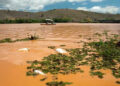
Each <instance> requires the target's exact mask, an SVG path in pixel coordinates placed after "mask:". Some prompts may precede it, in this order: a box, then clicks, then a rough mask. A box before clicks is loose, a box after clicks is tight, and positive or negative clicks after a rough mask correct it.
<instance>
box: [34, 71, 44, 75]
mask: <svg viewBox="0 0 120 86" xmlns="http://www.w3.org/2000/svg"><path fill="white" fill-rule="evenodd" d="M34 72H35V73H37V74H41V75H44V76H45V75H46V74H45V73H43V72H42V71H40V70H34Z"/></svg>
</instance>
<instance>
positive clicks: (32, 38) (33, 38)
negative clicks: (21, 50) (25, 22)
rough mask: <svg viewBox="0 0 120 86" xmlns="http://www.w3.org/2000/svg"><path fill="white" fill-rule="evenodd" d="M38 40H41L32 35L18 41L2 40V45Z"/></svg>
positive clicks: (0, 41)
mask: <svg viewBox="0 0 120 86" xmlns="http://www.w3.org/2000/svg"><path fill="white" fill-rule="evenodd" d="M37 39H39V37H38V36H36V35H30V36H29V37H27V38H23V39H16V40H12V39H11V38H5V39H2V40H0V43H13V42H17V41H29V40H37Z"/></svg>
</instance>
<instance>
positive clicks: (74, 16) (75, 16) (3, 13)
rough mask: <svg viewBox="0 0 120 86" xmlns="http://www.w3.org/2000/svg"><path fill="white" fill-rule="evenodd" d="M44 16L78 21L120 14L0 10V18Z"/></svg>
mask: <svg viewBox="0 0 120 86" xmlns="http://www.w3.org/2000/svg"><path fill="white" fill-rule="evenodd" d="M45 18H70V19H71V20H72V22H79V21H81V20H84V19H86V18H89V19H91V20H104V19H114V20H120V14H102V13H95V12H88V11H82V10H72V9H54V10H49V11H43V12H36V13H33V12H23V11H10V10H0V20H5V19H9V20H14V19H45Z"/></svg>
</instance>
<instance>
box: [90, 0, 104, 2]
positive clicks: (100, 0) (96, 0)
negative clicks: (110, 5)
mask: <svg viewBox="0 0 120 86" xmlns="http://www.w3.org/2000/svg"><path fill="white" fill-rule="evenodd" d="M102 1H103V0H91V2H102Z"/></svg>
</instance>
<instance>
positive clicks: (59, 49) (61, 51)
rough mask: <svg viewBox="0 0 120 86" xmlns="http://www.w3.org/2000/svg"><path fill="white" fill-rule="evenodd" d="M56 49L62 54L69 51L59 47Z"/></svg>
mask: <svg viewBox="0 0 120 86" xmlns="http://www.w3.org/2000/svg"><path fill="white" fill-rule="evenodd" d="M56 51H57V52H58V53H61V54H64V53H67V51H66V50H64V49H62V48H57V49H56Z"/></svg>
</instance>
